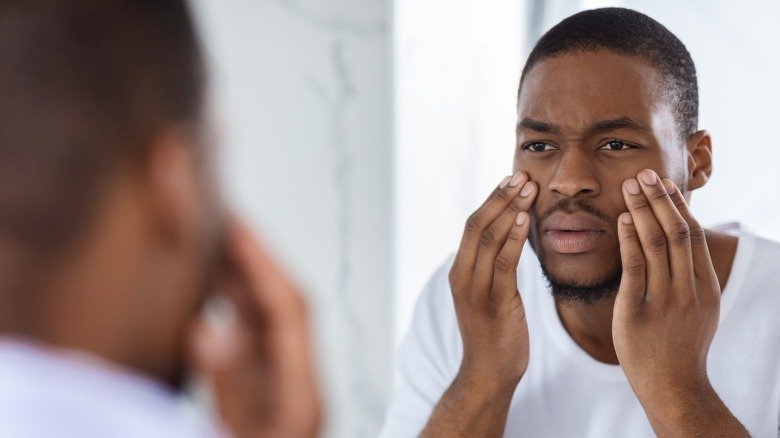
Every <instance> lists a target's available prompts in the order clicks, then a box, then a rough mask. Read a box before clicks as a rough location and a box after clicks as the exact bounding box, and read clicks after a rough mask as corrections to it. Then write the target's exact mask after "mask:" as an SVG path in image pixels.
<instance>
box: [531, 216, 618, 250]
mask: <svg viewBox="0 0 780 438" xmlns="http://www.w3.org/2000/svg"><path fill="white" fill-rule="evenodd" d="M542 233H543V234H542V238H543V239H544V241H545V242H546V243H547V244H548V245H549V247H550V248H551V249H552V250H553V251H555V252H557V253H561V254H580V253H585V252H588V251H592V250H594V249H595V248H596V247H597V246H598V244H599V242H600V241H601V240H602V239H604V238H605V237H606V234H607V233H606V226H605V224H604V222H603V221H602V220H601V219H599V218H597V217H596V216H593V215H591V214H587V213H571V214H569V213H563V212H558V213H554V214H553V215H552V216H550V217H549V218H547V220H545V221H544V223H543V224H542Z"/></svg>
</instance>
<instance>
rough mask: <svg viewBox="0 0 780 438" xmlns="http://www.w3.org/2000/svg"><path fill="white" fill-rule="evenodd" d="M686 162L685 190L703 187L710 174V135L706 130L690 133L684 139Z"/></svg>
mask: <svg viewBox="0 0 780 438" xmlns="http://www.w3.org/2000/svg"><path fill="white" fill-rule="evenodd" d="M685 147H686V150H687V153H686V157H687V162H688V180H687V186H686V187H685V189H686V191H693V190H696V189H699V188H701V187H704V185H705V184H707V181H709V179H710V176H711V175H712V137H710V133H709V132H707V131H698V132H696V133H694V134H691V135H690V136H689V137H688V139H687V140H686V141H685Z"/></svg>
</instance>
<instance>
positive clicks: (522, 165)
mask: <svg viewBox="0 0 780 438" xmlns="http://www.w3.org/2000/svg"><path fill="white" fill-rule="evenodd" d="M517 111H518V124H517V144H516V151H515V158H514V172H515V173H514V175H513V176H511V177H507V178H506V179H504V180H503V181H502V182H501V183H500V184H499V185H498V187H497V188H496V190H495V191H494V192H493V193H492V194H491V195H490V197H489V198H488V199H487V201H485V203H484V204H483V205H482V206H481V207H480V208H479V209H478V210H477V211H476V212H475V213H474V214H473V215H472V216H471V217H470V218H469V219H468V221H467V222H466V226H465V231H464V233H463V238H462V241H461V244H460V248H459V249H458V252H457V254H456V255H455V257H454V259H453V260H451V261H450V262H449V263H447V264H446V265H445V266H444V267H442V268H441V269H440V270H439V271H438V272H437V273H436V274H435V275H434V277H433V279H432V280H431V281H430V283H429V284H428V286H427V287H426V289H425V290H424V291H423V294H422V296H421V298H420V301H419V303H418V305H417V309H416V312H415V315H414V319H413V322H412V326H411V329H410V331H409V334H408V335H407V336H406V339H405V340H404V342H403V345H402V347H401V349H400V352H399V368H400V384H399V387H398V389H397V394H396V395H395V398H394V400H393V401H392V404H391V406H390V409H389V412H388V416H387V421H386V424H385V428H384V431H383V433H382V436H384V437H401V436H416V435H418V434H421V435H422V436H425V437H435V436H446V437H451V436H480V437H483V436H500V435H502V434H504V435H506V436H529V437H540V436H551V437H567V436H578V437H582V436H585V437H604V436H618V437H627V436H637V437H643V436H653V435H657V436H674V437H678V436H729V437H736V436H748V432H749V433H750V434H752V435H754V436H763V437H769V436H772V437H774V436H777V434H778V412H779V411H780V342H778V339H780V319H778V318H777V315H778V314H779V313H780V273H779V272H778V270H777V269H776V267H775V263H776V260H778V258H780V245H778V244H777V243H774V242H770V241H767V240H764V239H761V238H758V237H756V236H754V235H752V234H750V233H749V232H746V231H744V230H736V231H735V230H732V234H734V233H735V234H736V235H731V234H729V233H726V232H722V231H717V230H704V229H702V228H701V226H700V225H699V223H698V222H697V221H696V219H695V218H694V217H693V216H692V214H691V211H690V210H689V208H688V204H687V203H688V201H689V200H690V197H691V193H692V192H693V191H694V190H696V189H698V188H701V187H702V186H704V185H705V184H706V182H707V180H708V179H709V177H710V175H711V173H712V143H711V138H710V135H709V134H708V133H707V132H706V131H702V130H699V129H698V127H697V116H698V91H697V83H696V73H695V69H694V65H693V61H692V60H691V57H690V55H689V53H688V52H687V50H686V49H685V47H684V45H683V44H682V42H680V41H679V39H677V38H676V37H675V36H674V35H673V34H671V33H670V32H669V31H668V30H667V29H666V28H664V27H663V26H662V25H661V24H659V23H657V22H656V21H654V20H652V19H651V18H649V17H647V16H645V15H643V14H640V13H638V12H635V11H631V10H627V9H619V8H609V9H598V10H591V11H585V12H581V13H579V14H576V15H574V16H572V17H569V18H567V19H565V20H563V21H562V22H561V23H559V24H558V25H556V26H555V27H553V28H552V29H551V30H550V31H549V32H547V33H546V34H545V35H544V36H543V37H542V38H541V39H540V40H539V41H538V43H537V44H536V46H535V48H534V49H533V51H532V52H531V54H530V56H529V58H528V61H527V62H526V65H525V68H524V70H523V73H522V77H521V79H520V87H519V99H518V107H517ZM726 204H727V201H726V200H724V205H726ZM526 238H528V242H529V244H530V248H526V250H524V251H523V246H524V243H525V241H526ZM531 250H532V251H531ZM521 251H522V257H521ZM545 283H546V284H545ZM547 289H549V291H550V292H551V294H550V293H549V292H548V290H547Z"/></svg>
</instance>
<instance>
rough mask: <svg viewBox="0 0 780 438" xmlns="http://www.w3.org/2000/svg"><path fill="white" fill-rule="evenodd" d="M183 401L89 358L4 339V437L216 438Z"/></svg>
mask: <svg viewBox="0 0 780 438" xmlns="http://www.w3.org/2000/svg"><path fill="white" fill-rule="evenodd" d="M216 430H217V429H216V428H215V427H212V426H211V425H210V422H209V421H208V420H207V418H206V416H204V415H201V413H200V412H198V410H197V409H196V408H195V407H194V406H193V405H192V404H191V403H190V402H188V401H187V400H185V399H184V397H182V396H180V395H178V394H176V393H174V392H173V391H172V390H170V389H168V388H167V387H164V386H163V385H161V384H158V383H157V382H155V381H152V380H150V379H148V378H146V377H142V376H140V375H137V374H135V373H133V372H131V371H129V370H125V369H121V368H119V367H118V366H116V365H113V364H109V363H107V362H106V361H103V360H101V359H98V358H96V357H93V356H90V355H87V354H85V353H79V352H73V351H64V350H55V349H51V348H48V347H43V346H41V345H35V344H32V343H30V342H26V341H20V340H18V339H11V338H7V337H6V338H4V337H2V336H0V437H19V438H39V437H40V438H50V437H58V438H70V437H73V438H84V437H112V438H115V437H118V438H122V437H128V438H129V437H144V438H146V437H150V438H156V437H160V438H163V437H164V438H176V437H196V438H197V437H206V436H217V434H216Z"/></svg>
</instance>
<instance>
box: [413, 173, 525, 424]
mask: <svg viewBox="0 0 780 438" xmlns="http://www.w3.org/2000/svg"><path fill="white" fill-rule="evenodd" d="M536 193H537V188H536V185H535V184H534V183H533V182H529V181H528V178H527V176H526V175H525V174H524V173H520V172H518V173H516V174H515V175H514V176H513V177H511V178H510V177H507V178H505V179H504V180H503V181H502V182H501V184H500V185H499V186H498V188H496V189H495V191H493V193H492V194H491V195H490V197H489V198H488V199H487V200H486V201H485V203H484V204H483V205H482V206H481V207H480V208H479V209H478V210H477V211H476V212H474V214H472V215H471V216H470V217H469V219H468V221H467V222H466V227H465V231H464V232H463V238H462V240H461V244H460V248H459V249H458V253H457V255H456V256H455V261H454V262H453V266H452V269H451V270H450V275H449V280H450V287H451V289H452V296H453V301H454V305H455V313H456V315H457V318H458V326H459V328H460V334H461V338H462V340H463V361H462V363H461V367H460V370H459V372H458V375H457V377H456V378H455V381H454V382H453V383H452V385H451V386H450V388H449V389H448V390H447V392H446V393H445V395H444V396H443V397H442V399H441V400H440V401H439V403H438V404H437V406H436V408H435V409H434V413H433V415H432V416H431V419H430V421H429V423H428V426H427V427H426V429H425V430H424V431H423V435H424V436H500V435H501V434H502V433H503V429H504V426H505V423H506V415H507V412H508V409H509V403H510V402H511V399H512V394H513V393H514V390H515V386H516V385H517V383H518V382H519V381H520V378H521V377H522V376H523V374H524V373H525V370H526V368H527V367H528V325H527V324H526V321H525V310H524V308H523V302H522V300H521V299H520V294H519V293H518V290H517V264H518V262H519V260H520V253H521V251H522V249H523V244H524V243H525V240H526V237H527V236H528V230H529V226H530V217H529V216H528V209H529V208H530V207H531V205H532V204H533V202H534V199H535V198H536Z"/></svg>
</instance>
